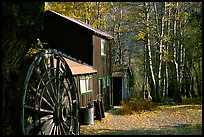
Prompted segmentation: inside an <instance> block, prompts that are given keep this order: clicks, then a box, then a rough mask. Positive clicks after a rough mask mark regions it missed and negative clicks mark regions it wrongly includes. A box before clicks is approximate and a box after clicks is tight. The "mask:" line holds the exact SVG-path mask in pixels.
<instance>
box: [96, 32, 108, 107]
mask: <svg viewBox="0 0 204 137" xmlns="http://www.w3.org/2000/svg"><path fill="white" fill-rule="evenodd" d="M110 46H111V41H108V40H107V41H106V44H105V53H106V55H105V56H103V55H101V38H99V37H97V36H93V68H94V69H97V75H94V87H93V89H94V100H96V99H98V95H100V94H102V95H103V101H104V108H105V110H108V109H109V108H110V106H111V105H112V80H111V73H112V65H111V64H112V63H111V50H110V49H111V47H110ZM107 78H109V80H108V82H109V84H107ZM102 79H105V81H106V82H105V83H104V82H103V80H102ZM103 84H106V85H105V86H104V85H103ZM99 86H100V87H99ZM103 87H105V88H103Z"/></svg>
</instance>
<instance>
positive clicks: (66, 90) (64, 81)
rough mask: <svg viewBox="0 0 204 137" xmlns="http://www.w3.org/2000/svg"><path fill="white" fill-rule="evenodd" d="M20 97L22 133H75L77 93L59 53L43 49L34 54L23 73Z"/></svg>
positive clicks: (76, 129) (77, 125)
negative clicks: (23, 79) (23, 78)
mask: <svg viewBox="0 0 204 137" xmlns="http://www.w3.org/2000/svg"><path fill="white" fill-rule="evenodd" d="M21 97H22V98H21V104H20V106H21V108H20V121H21V124H20V125H21V129H22V133H23V134H25V135H72V134H76V135H78V134H79V132H80V125H79V97H78V92H77V89H76V85H75V81H74V78H73V75H72V73H71V71H70V68H69V66H68V64H67V63H66V61H65V60H64V59H63V57H62V55H61V53H60V52H58V51H56V50H51V49H46V50H42V51H40V52H39V53H38V54H37V55H36V56H35V58H34V60H33V61H32V63H31V65H30V66H29V69H28V72H27V74H26V77H25V81H24V86H23V93H22V96H21Z"/></svg>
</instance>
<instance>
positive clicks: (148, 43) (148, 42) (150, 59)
mask: <svg viewBox="0 0 204 137" xmlns="http://www.w3.org/2000/svg"><path fill="white" fill-rule="evenodd" d="M145 6H146V7H148V6H149V3H148V2H147V3H146V2H145ZM146 12H147V17H146V21H147V28H149V18H150V17H149V16H150V15H149V9H147V11H146ZM147 47H148V54H149V65H150V66H149V67H150V73H151V76H152V81H153V85H154V89H153V91H154V92H153V93H152V98H153V100H157V99H156V81H155V74H154V71H153V64H152V53H151V48H150V39H149V32H148V33H147Z"/></svg>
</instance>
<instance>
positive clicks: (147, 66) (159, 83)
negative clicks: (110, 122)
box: [45, 2, 202, 102]
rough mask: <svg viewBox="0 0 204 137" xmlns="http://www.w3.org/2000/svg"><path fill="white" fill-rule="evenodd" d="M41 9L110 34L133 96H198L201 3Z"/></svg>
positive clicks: (63, 5) (114, 57)
mask: <svg viewBox="0 0 204 137" xmlns="http://www.w3.org/2000/svg"><path fill="white" fill-rule="evenodd" d="M45 10H53V11H56V12H58V13H60V14H62V15H65V16H68V17H71V18H74V19H77V20H81V21H83V22H85V23H87V24H89V25H91V26H92V27H94V28H97V29H100V30H102V31H105V32H107V33H109V34H111V35H112V36H113V37H114V41H115V43H114V45H113V46H112V63H113V65H117V64H129V65H130V66H131V70H132V73H133V75H132V76H131V83H130V84H131V96H132V97H136V98H143V97H144V93H145V91H146V92H147V93H149V94H150V95H151V97H152V100H153V101H154V102H160V101H161V99H162V98H173V100H174V101H175V102H182V98H196V97H201V96H202V3H201V2H45Z"/></svg>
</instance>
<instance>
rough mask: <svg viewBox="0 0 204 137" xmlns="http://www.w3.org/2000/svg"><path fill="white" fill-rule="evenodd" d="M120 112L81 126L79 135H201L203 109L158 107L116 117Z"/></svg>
mask: <svg viewBox="0 0 204 137" xmlns="http://www.w3.org/2000/svg"><path fill="white" fill-rule="evenodd" d="M119 109H120V107H114V108H113V109H111V110H109V111H108V112H106V113H105V115H106V117H105V118H104V119H103V120H102V121H98V120H95V121H94V122H95V123H94V124H93V125H81V135H202V105H197V104H194V105H176V106H159V107H158V108H157V109H155V110H153V111H148V112H143V113H140V114H138V113H134V114H132V115H116V114H115V112H117V111H118V110H119Z"/></svg>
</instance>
